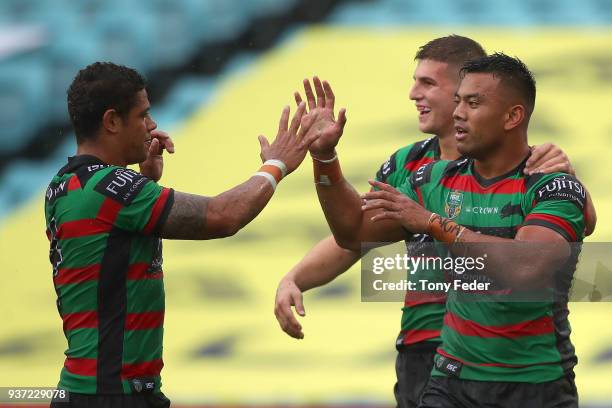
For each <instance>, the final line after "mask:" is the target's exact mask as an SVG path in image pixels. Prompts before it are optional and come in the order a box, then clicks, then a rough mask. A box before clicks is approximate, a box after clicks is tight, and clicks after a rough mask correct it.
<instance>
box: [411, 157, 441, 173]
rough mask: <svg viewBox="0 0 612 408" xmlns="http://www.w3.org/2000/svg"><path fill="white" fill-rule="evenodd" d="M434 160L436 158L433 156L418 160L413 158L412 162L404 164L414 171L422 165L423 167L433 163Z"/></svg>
mask: <svg viewBox="0 0 612 408" xmlns="http://www.w3.org/2000/svg"><path fill="white" fill-rule="evenodd" d="M433 161H435V160H434V159H432V158H431V157H421V158H420V159H418V160H413V161H411V162H408V163H406V164H405V165H404V168H405V169H407V170H409V171H411V172H413V171H415V170H418V169H419V168H420V167H422V166H424V165H426V164H428V163H431V162H433Z"/></svg>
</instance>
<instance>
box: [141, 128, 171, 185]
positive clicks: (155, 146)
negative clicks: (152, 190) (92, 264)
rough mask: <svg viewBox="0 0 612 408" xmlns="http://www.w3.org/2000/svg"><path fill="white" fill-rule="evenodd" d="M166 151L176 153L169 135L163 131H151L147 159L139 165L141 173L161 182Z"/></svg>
mask: <svg viewBox="0 0 612 408" xmlns="http://www.w3.org/2000/svg"><path fill="white" fill-rule="evenodd" d="M164 150H167V151H168V153H171V154H172V153H174V142H172V139H171V138H170V136H169V135H168V133H166V132H163V131H161V130H153V131H151V144H150V145H149V151H148V154H147V159H146V160H145V161H143V162H142V163H139V167H140V173H141V174H143V175H145V176H147V177H148V178H150V179H151V180H153V181H159V180H160V179H161V177H162V173H163V171H164V157H163V153H164Z"/></svg>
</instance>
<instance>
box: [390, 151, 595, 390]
mask: <svg viewBox="0 0 612 408" xmlns="http://www.w3.org/2000/svg"><path fill="white" fill-rule="evenodd" d="M523 169H524V162H523V163H522V164H521V165H520V166H518V167H517V168H516V169H514V170H512V171H510V172H509V173H507V174H505V175H502V176H500V177H496V178H494V179H488V180H487V179H483V178H482V177H480V176H479V175H478V174H477V173H475V172H474V170H473V160H471V159H461V160H457V161H452V162H448V161H439V162H436V163H432V164H429V165H425V166H423V167H421V168H420V169H418V170H417V171H416V172H415V173H413V174H412V176H411V177H410V179H409V180H408V181H407V182H406V183H405V184H404V185H403V186H401V187H400V191H401V192H403V193H404V194H406V195H408V196H409V197H411V198H412V199H414V200H415V201H418V202H419V203H421V205H423V206H424V207H425V208H427V209H428V210H430V211H433V212H436V213H438V214H441V215H443V216H446V217H448V218H452V219H453V221H455V222H457V223H458V224H460V225H463V226H465V227H467V228H469V229H470V230H472V231H477V232H481V233H483V234H488V235H493V236H498V237H503V238H513V237H514V236H515V235H516V232H517V230H518V229H519V228H521V227H523V226H525V225H539V226H543V227H547V228H550V229H552V230H554V231H556V232H557V233H559V234H560V235H561V236H563V237H564V238H565V239H566V240H567V241H569V242H576V241H581V240H582V238H583V231H584V207H585V201H586V192H585V189H584V187H583V186H582V185H581V184H580V182H578V181H577V180H576V179H575V178H574V177H572V176H570V175H567V174H564V173H552V174H546V175H544V174H536V175H532V176H526V175H524V174H523ZM576 259H577V257H574V256H572V258H571V260H570V263H572V265H571V268H570V269H571V270H568V271H569V275H568V276H565V275H564V276H563V277H562V279H561V280H562V281H563V282H564V285H562V286H563V287H562V288H561V290H562V291H564V296H561V297H556V298H554V299H552V298H551V299H545V300H541V299H538V300H537V301H516V300H514V301H512V300H507V299H508V298H503V297H502V298H499V297H495V295H494V294H490V295H488V294H482V293H474V292H469V291H461V290H453V289H452V288H451V290H450V291H449V292H448V299H447V303H446V313H445V316H444V327H443V329H442V333H441V338H442V344H441V346H440V347H439V348H438V350H437V351H438V355H437V356H436V362H437V364H438V362H440V361H448V360H447V359H452V360H455V361H456V362H458V363H459V364H460V365H461V367H459V366H458V365H455V366H454V368H453V369H452V371H453V374H452V375H456V376H457V377H459V378H461V379H466V380H477V381H510V382H530V383H538V382H546V381H554V380H557V379H559V378H561V377H562V376H563V374H564V372H566V371H569V370H572V368H573V366H574V365H575V364H576V356H575V351H574V347H573V345H572V343H571V341H570V331H571V330H570V326H569V322H568V320H567V316H568V313H569V312H568V308H567V292H568V290H569V286H570V283H571V278H572V276H571V275H572V274H573V271H574V268H575V262H576ZM568 271H564V272H563V273H564V274H566V273H568ZM456 276H457V275H455V277H456ZM473 276H476V277H477V278H478V280H479V281H488V282H492V283H493V285H494V287H495V282H493V281H492V280H491V279H490V278H489V277H487V276H485V275H483V274H478V272H477V271H475V273H474V274H473ZM440 364H441V365H442V363H440ZM443 371H444V372H443ZM443 371H440V370H438V368H436V367H434V370H433V372H432V375H434V376H443V375H449V372H448V371H446V370H443Z"/></svg>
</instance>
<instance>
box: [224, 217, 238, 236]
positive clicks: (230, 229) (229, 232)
mask: <svg viewBox="0 0 612 408" xmlns="http://www.w3.org/2000/svg"><path fill="white" fill-rule="evenodd" d="M241 229H242V226H241V225H240V223H239V222H238V221H237V220H233V219H227V220H224V222H222V223H221V225H220V228H219V238H227V237H231V236H234V235H236V234H237V233H238V231H240V230H241Z"/></svg>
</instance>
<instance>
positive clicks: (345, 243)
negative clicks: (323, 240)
mask: <svg viewBox="0 0 612 408" xmlns="http://www.w3.org/2000/svg"><path fill="white" fill-rule="evenodd" d="M334 239H335V240H336V244H338V246H339V247H340V248H342V249H346V250H349V251H356V252H360V251H361V242H359V241H356V240H354V239H346V238H342V237H337V236H335V235H334Z"/></svg>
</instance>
